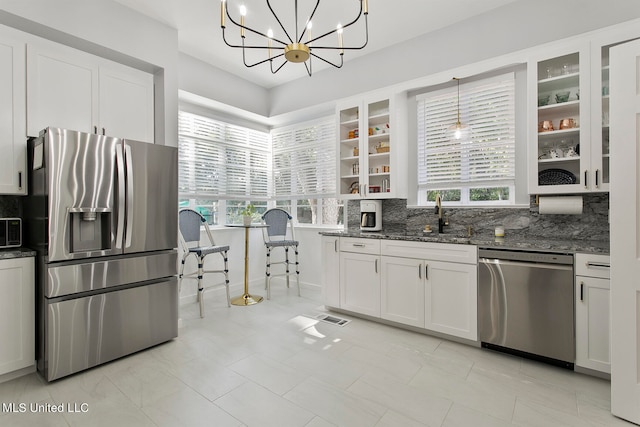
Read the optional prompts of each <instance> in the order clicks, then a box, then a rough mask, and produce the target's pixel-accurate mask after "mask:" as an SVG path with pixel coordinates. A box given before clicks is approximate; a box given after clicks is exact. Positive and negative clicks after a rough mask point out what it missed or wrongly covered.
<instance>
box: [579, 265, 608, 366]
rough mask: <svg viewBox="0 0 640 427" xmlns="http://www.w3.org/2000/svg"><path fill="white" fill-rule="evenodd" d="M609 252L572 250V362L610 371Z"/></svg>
mask: <svg viewBox="0 0 640 427" xmlns="http://www.w3.org/2000/svg"><path fill="white" fill-rule="evenodd" d="M609 265H610V264H609V256H606V255H590V254H576V366H580V367H583V368H588V369H592V370H595V371H600V372H604V373H611V344H610V336H611V309H610V281H609Z"/></svg>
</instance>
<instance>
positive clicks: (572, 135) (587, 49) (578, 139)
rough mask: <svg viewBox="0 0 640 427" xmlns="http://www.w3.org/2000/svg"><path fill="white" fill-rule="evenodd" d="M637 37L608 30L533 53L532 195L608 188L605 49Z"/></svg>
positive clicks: (530, 79)
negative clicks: (588, 38)
mask: <svg viewBox="0 0 640 427" xmlns="http://www.w3.org/2000/svg"><path fill="white" fill-rule="evenodd" d="M636 37H637V31H636V30H635V29H624V30H621V29H610V30H608V31H603V32H601V33H599V34H598V35H597V36H594V37H593V38H592V39H590V40H584V41H582V42H580V43H574V44H570V45H566V44H565V45H562V46H559V47H558V48H554V49H553V50H551V49H546V50H544V53H543V54H540V55H538V56H535V57H532V59H531V61H530V62H529V105H530V107H531V108H530V111H533V113H532V114H530V115H529V117H530V119H529V129H530V145H529V159H530V167H529V193H530V194H562V193H585V192H601V191H609V175H610V170H609V153H610V151H609V150H610V145H611V144H610V138H609V119H610V117H609V84H610V82H609V49H610V48H611V47H612V46H615V45H617V44H620V43H624V42H626V41H628V40H630V39H633V38H636ZM567 95H568V96H567ZM565 98H566V99H565ZM614 145H615V142H614Z"/></svg>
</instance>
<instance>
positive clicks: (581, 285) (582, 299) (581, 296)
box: [580, 282, 584, 301]
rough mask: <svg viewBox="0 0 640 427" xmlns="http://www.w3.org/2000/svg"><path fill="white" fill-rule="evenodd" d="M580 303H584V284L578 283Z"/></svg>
mask: <svg viewBox="0 0 640 427" xmlns="http://www.w3.org/2000/svg"><path fill="white" fill-rule="evenodd" d="M580 301H584V282H580Z"/></svg>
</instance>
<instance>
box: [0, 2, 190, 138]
mask: <svg viewBox="0 0 640 427" xmlns="http://www.w3.org/2000/svg"><path fill="white" fill-rule="evenodd" d="M0 24H4V25H7V26H10V27H14V28H16V29H19V30H22V31H24V32H27V33H31V34H34V35H37V36H40V37H43V38H46V39H49V40H52V41H55V42H58V43H62V44H66V45H69V46H71V47H73V48H76V49H80V50H84V51H86V52H89V53H92V54H95V55H99V56H102V57H105V58H107V59H110V60H114V61H117V62H121V63H123V64H125V65H128V66H131V67H134V68H139V69H141V70H143V71H147V72H150V73H153V74H154V76H155V78H154V81H155V85H156V88H155V89H156V90H155V96H156V129H155V137H156V142H157V143H159V144H166V145H173V146H176V145H177V139H178V33H177V31H176V30H174V29H172V28H169V27H167V26H165V25H163V24H161V23H159V22H157V21H154V20H152V19H150V18H147V17H146V16H144V15H141V14H139V13H137V12H135V11H133V10H131V9H129V8H126V7H124V6H122V5H120V4H119V3H116V2H114V1H111V0H91V1H88V0H65V1H64V2H62V1H56V0H0Z"/></svg>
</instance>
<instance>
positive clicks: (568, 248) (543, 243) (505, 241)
mask: <svg viewBox="0 0 640 427" xmlns="http://www.w3.org/2000/svg"><path fill="white" fill-rule="evenodd" d="M319 234H320V235H323V236H335V237H352V238H364V239H388V240H405V241H413V242H431V243H452V244H461V245H475V246H478V247H480V248H489V249H504V250H519V251H537V252H555V253H572V254H574V253H594V254H605V255H608V254H609V252H610V249H609V242H603V241H592V240H552V239H544V240H543V239H540V238H531V237H521V236H518V237H517V238H516V237H508V236H507V237H503V238H493V237H487V236H471V237H460V236H454V235H447V234H444V235H438V234H437V233H435V234H434V233H431V234H428V235H427V234H426V233H425V235H424V236H420V235H414V234H385V233H384V232H382V233H379V232H376V233H373V232H353V231H320V232H319Z"/></svg>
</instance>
